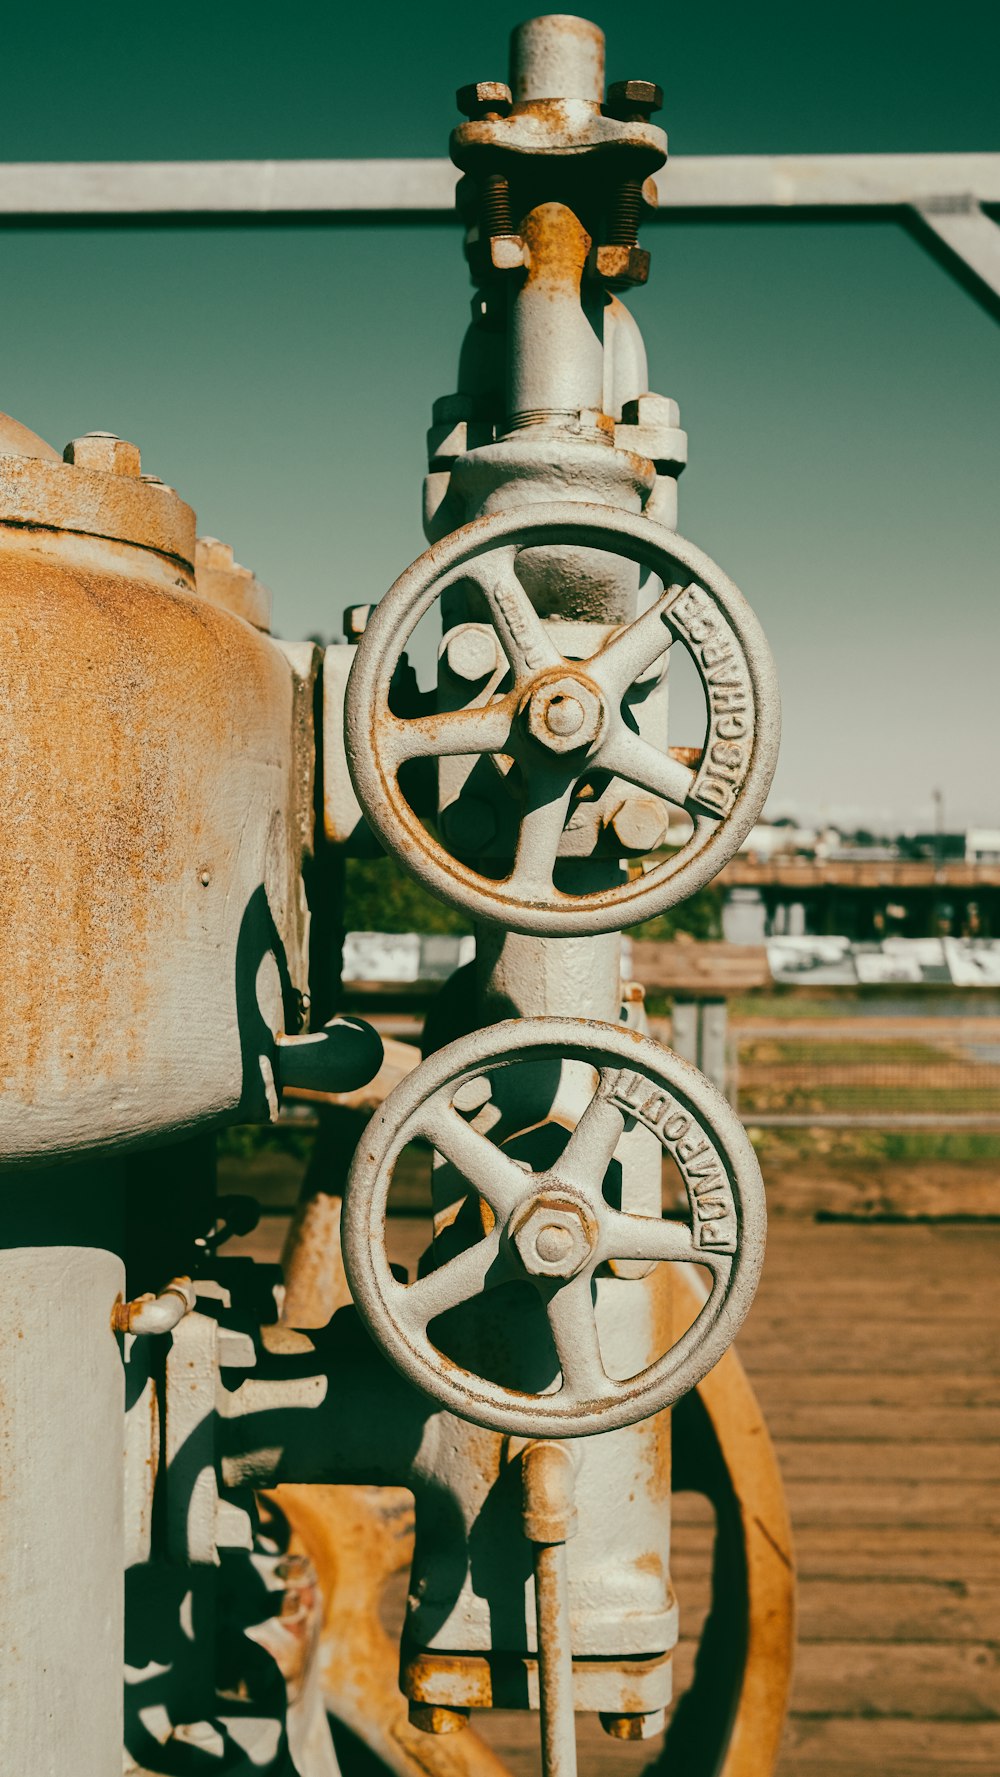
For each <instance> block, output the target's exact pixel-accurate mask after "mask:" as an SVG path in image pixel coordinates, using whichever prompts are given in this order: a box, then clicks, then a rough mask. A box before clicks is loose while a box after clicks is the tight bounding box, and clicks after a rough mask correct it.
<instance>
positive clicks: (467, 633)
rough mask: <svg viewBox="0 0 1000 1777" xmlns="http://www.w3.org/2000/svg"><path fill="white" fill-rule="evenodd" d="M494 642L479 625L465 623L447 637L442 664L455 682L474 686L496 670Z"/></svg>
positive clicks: (482, 626)
mask: <svg viewBox="0 0 1000 1777" xmlns="http://www.w3.org/2000/svg"><path fill="white" fill-rule="evenodd" d="M497 653H498V650H497V641H496V636H495V635H494V634H493V631H492V630H491V629H487V628H486V626H485V625H484V624H481V623H466V624H463V625H462V627H461V628H460V629H456V630H455V631H454V632H453V633H452V635H450V636H449V637H448V642H447V645H446V647H445V660H446V661H447V663H448V671H449V672H450V673H453V674H454V676H455V678H456V679H464V680H465V681H466V682H467V683H469V684H476V683H478V681H479V680H481V679H485V678H486V677H487V675H488V674H489V673H492V672H495V671H496V667H497Z"/></svg>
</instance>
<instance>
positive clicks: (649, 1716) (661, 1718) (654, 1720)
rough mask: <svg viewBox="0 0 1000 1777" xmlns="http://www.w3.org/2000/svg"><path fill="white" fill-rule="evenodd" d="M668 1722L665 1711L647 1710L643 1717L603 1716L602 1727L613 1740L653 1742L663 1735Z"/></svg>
mask: <svg viewBox="0 0 1000 1777" xmlns="http://www.w3.org/2000/svg"><path fill="white" fill-rule="evenodd" d="M666 1722H667V1712H666V1710H665V1709H647V1710H646V1711H645V1713H644V1714H642V1715H605V1714H603V1713H602V1715H601V1727H602V1728H603V1729H604V1732H605V1733H606V1734H610V1735H611V1738H612V1740H652V1739H654V1738H655V1736H656V1735H657V1734H662V1732H663V1730H664V1728H665V1726H666Z"/></svg>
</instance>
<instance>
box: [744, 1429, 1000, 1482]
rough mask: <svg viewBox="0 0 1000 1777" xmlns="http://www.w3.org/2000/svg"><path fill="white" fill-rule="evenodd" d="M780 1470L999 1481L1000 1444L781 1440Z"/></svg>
mask: <svg viewBox="0 0 1000 1777" xmlns="http://www.w3.org/2000/svg"><path fill="white" fill-rule="evenodd" d="M778 1456H779V1459H780V1462H781V1472H782V1474H783V1475H784V1477H785V1480H786V1482H788V1481H800V1480H811V1481H846V1480H866V1481H867V1480H872V1481H892V1480H896V1481H915V1480H920V1481H970V1482H971V1481H1000V1444H994V1443H990V1444H984V1443H968V1442H963V1443H953V1442H948V1443H946V1442H944V1441H942V1442H940V1443H939V1442H938V1441H937V1440H935V1441H934V1442H932V1443H927V1442H923V1441H911V1442H910V1443H906V1444H903V1443H899V1442H898V1441H897V1442H895V1443H891V1442H890V1443H882V1442H875V1441H873V1440H869V1441H867V1442H864V1443H862V1442H856V1441H853V1440H852V1441H851V1442H847V1441H844V1440H834V1439H825V1440H823V1441H822V1442H820V1441H817V1442H814V1443H807V1442H806V1441H805V1440H802V1439H800V1440H797V1441H789V1442H781V1443H779V1445H778Z"/></svg>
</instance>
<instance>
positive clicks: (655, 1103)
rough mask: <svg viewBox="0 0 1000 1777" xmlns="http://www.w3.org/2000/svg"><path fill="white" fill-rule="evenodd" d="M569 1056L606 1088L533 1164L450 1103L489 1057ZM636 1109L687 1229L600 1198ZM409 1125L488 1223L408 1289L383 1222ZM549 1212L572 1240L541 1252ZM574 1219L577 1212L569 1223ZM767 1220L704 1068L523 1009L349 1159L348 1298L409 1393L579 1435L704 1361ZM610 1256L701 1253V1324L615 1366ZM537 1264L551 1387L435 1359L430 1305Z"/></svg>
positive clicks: (428, 1081)
mask: <svg viewBox="0 0 1000 1777" xmlns="http://www.w3.org/2000/svg"><path fill="white" fill-rule="evenodd" d="M569 1061H577V1062H582V1063H584V1064H585V1065H587V1066H589V1067H592V1068H594V1069H596V1070H597V1071H598V1074H599V1083H598V1085H597V1088H596V1091H595V1092H594V1096H593V1098H592V1100H591V1103H590V1105H589V1107H588V1109H587V1110H586V1111H585V1112H584V1114H583V1116H581V1117H580V1119H579V1122H578V1123H577V1125H576V1130H575V1132H574V1135H573V1136H571V1137H570V1141H569V1143H568V1145H567V1146H566V1149H565V1153H564V1154H563V1155H561V1156H560V1157H559V1158H558V1159H557V1160H556V1161H555V1162H554V1163H553V1164H551V1165H550V1166H549V1167H548V1168H546V1169H545V1170H543V1171H540V1172H539V1171H535V1172H533V1171H531V1170H529V1171H528V1172H525V1171H523V1170H522V1169H521V1168H520V1167H519V1166H518V1165H517V1164H516V1163H515V1162H514V1161H513V1160H512V1159H511V1158H510V1157H509V1156H508V1155H507V1154H505V1153H504V1151H503V1150H502V1149H501V1148H499V1147H497V1146H496V1145H495V1144H494V1143H492V1142H491V1141H490V1140H489V1139H488V1136H487V1135H486V1134H485V1133H484V1132H483V1131H482V1130H479V1129H476V1128H474V1127H473V1126H472V1124H470V1123H468V1122H466V1120H465V1119H464V1117H463V1116H462V1114H461V1112H460V1111H459V1109H458V1108H457V1107H456V1105H455V1098H456V1095H458V1094H460V1091H461V1088H462V1087H463V1086H465V1085H466V1084H467V1083H468V1082H470V1081H474V1080H476V1079H477V1078H478V1077H479V1076H480V1075H481V1074H484V1073H485V1074H487V1075H488V1074H489V1073H490V1072H491V1070H493V1069H499V1070H503V1069H506V1068H508V1067H511V1066H514V1065H517V1064H518V1063H519V1062H520V1063H523V1062H534V1063H539V1064H543V1063H545V1062H548V1063H549V1064H550V1065H556V1066H557V1067H561V1066H562V1065H563V1064H564V1063H566V1062H569ZM632 1119H634V1120H635V1121H638V1122H640V1123H642V1124H643V1125H644V1126H645V1127H646V1128H647V1129H651V1130H653V1131H654V1133H655V1134H656V1135H657V1136H658V1138H659V1140H660V1142H661V1143H662V1145H663V1147H664V1150H665V1152H666V1153H667V1154H668V1155H669V1156H670V1157H671V1158H673V1159H674V1160H675V1161H676V1163H677V1166H678V1169H679V1171H680V1175H681V1179H682V1181H683V1184H684V1187H685V1189H686V1192H687V1198H688V1205H689V1210H690V1217H691V1220H690V1224H687V1225H686V1224H684V1223H679V1222H672V1221H663V1220H661V1219H660V1216H659V1213H656V1214H655V1215H649V1214H646V1215H642V1214H629V1213H623V1212H621V1211H618V1210H615V1209H613V1208H612V1207H611V1205H610V1203H609V1202H608V1200H607V1198H606V1197H605V1195H604V1189H603V1187H604V1181H605V1175H606V1173H607V1171H608V1168H609V1167H610V1166H611V1164H612V1161H613V1159H614V1156H615V1155H616V1153H617V1151H618V1144H619V1142H620V1141H621V1139H622V1136H623V1134H624V1133H625V1131H626V1128H627V1126H628V1125H629V1124H630V1121H631V1120H632ZM418 1137H423V1138H424V1139H425V1140H427V1141H428V1142H429V1143H430V1144H431V1146H432V1147H433V1148H434V1149H435V1150H436V1152H438V1153H439V1154H441V1155H443V1156H444V1157H445V1158H446V1159H447V1160H448V1161H449V1162H450V1163H451V1164H452V1165H453V1166H454V1167H455V1168H456V1171H457V1172H458V1173H459V1174H460V1176H461V1177H462V1178H463V1179H466V1180H468V1181H469V1182H470V1183H471V1184H472V1186H473V1188H474V1190H475V1191H476V1192H478V1193H479V1195H480V1196H481V1197H482V1198H483V1200H484V1201H485V1202H486V1203H487V1204H488V1205H489V1207H490V1209H491V1211H492V1216H493V1220H492V1225H491V1226H490V1228H489V1231H488V1232H487V1233H486V1234H485V1235H484V1237H483V1239H481V1240H479V1241H478V1242H477V1243H476V1244H474V1245H473V1246H471V1247H467V1248H464V1249H462V1250H461V1251H459V1252H458V1253H457V1254H456V1255H455V1256H454V1257H452V1258H450V1259H448V1260H447V1261H446V1262H445V1263H443V1264H441V1265H439V1266H438V1268H437V1269H435V1270H431V1271H429V1272H428V1273H427V1274H426V1275H425V1276H423V1277H421V1278H419V1279H417V1280H416V1281H415V1282H413V1283H409V1284H407V1283H401V1282H399V1281H398V1280H397V1278H396V1277H395V1276H394V1274H393V1272H392V1271H391V1269H390V1266H389V1261H388V1258H387V1255H386V1250H385V1234H384V1218H385V1213H386V1201H387V1197H388V1193H389V1189H390V1185H391V1181H392V1172H393V1168H394V1166H395V1163H396V1160H397V1158H398V1156H399V1154H400V1153H401V1151H402V1149H403V1147H404V1146H405V1144H406V1142H407V1141H410V1140H414V1139H416V1138H418ZM553 1208H555V1209H558V1210H559V1211H560V1216H556V1217H555V1218H554V1220H555V1221H558V1222H560V1227H562V1223H563V1222H565V1223H566V1229H565V1235H566V1237H565V1238H562V1237H560V1244H559V1246H558V1248H557V1249H556V1252H555V1256H550V1255H549V1254H548V1252H547V1249H545V1248H543V1246H542V1245H541V1244H540V1243H541V1241H542V1237H543V1235H544V1234H545V1229H546V1228H547V1226H548V1224H547V1222H546V1215H547V1214H548V1211H549V1210H550V1209H553ZM560 1217H561V1220H560ZM569 1221H575V1223H576V1224H577V1226H576V1227H575V1228H574V1229H573V1231H572V1233H571V1232H570V1230H569ZM765 1223H766V1212H765V1207H764V1192H763V1185H762V1183H761V1177H760V1169H759V1167H758V1165H757V1160H756V1156H755V1155H754V1152H753V1149H752V1147H751V1145H750V1142H749V1140H748V1138H747V1135H746V1132H745V1130H744V1129H743V1126H742V1124H740V1123H739V1121H738V1120H737V1118H736V1116H735V1114H734V1113H733V1111H732V1110H731V1109H730V1107H729V1106H728V1105H727V1103H726V1101H725V1099H723V1098H722V1096H721V1094H720V1093H719V1092H718V1091H717V1090H716V1088H715V1087H714V1086H712V1085H711V1084H710V1082H709V1081H708V1080H706V1079H705V1078H704V1076H703V1075H701V1074H699V1073H698V1072H697V1071H696V1070H695V1069H693V1068H691V1067H690V1066H689V1065H688V1064H686V1063H684V1062H681V1061H680V1060H679V1059H678V1058H677V1057H676V1056H672V1055H671V1054H670V1053H669V1052H668V1051H666V1050H662V1049H660V1048H659V1047H658V1046H657V1045H656V1044H655V1043H653V1042H651V1041H650V1040H649V1039H648V1038H643V1037H640V1036H639V1035H638V1033H636V1032H635V1031H630V1030H627V1029H623V1028H621V1027H620V1026H611V1025H600V1024H597V1023H596V1022H588V1021H584V1020H580V1019H551V1020H550V1019H523V1020H517V1021H511V1022H509V1023H505V1024H497V1025H493V1026H492V1027H491V1028H490V1029H489V1030H485V1031H478V1032H476V1033H475V1034H474V1035H473V1036H471V1037H468V1038H461V1039H459V1040H458V1041H457V1042H455V1043H451V1044H449V1045H448V1047H447V1048H445V1049H443V1050H441V1051H439V1052H438V1054H436V1055H434V1056H432V1057H430V1058H429V1059H428V1060H427V1061H425V1062H423V1063H422V1064H421V1066H420V1067H419V1068H417V1069H416V1070H415V1072H414V1073H412V1074H410V1075H409V1076H408V1077H407V1079H406V1080H404V1081H403V1082H402V1084H401V1085H400V1086H398V1087H397V1088H396V1089H395V1091H394V1092H393V1093H391V1094H390V1096H389V1098H388V1099H387V1100H386V1101H385V1104H384V1105H383V1106H382V1108H381V1110H380V1111H379V1112H378V1113H377V1114H376V1116H375V1117H373V1119H372V1122H371V1124H370V1126H369V1130H368V1134H367V1135H366V1138H365V1140H364V1142H363V1143H362V1144H361V1145H360V1146H359V1148H358V1150H357V1153H356V1154H355V1158H354V1163H353V1165H352V1168H351V1173H350V1177H349V1179H348V1183H347V1188H346V1193H345V1199H344V1213H343V1221H342V1234H343V1242H344V1262H345V1265H346V1269H347V1275H348V1280H349V1282H350V1285H351V1289H352V1292H353V1295H354V1299H355V1302H356V1303H357V1306H358V1308H359V1310H360V1312H361V1314H362V1315H363V1317H364V1319H365V1321H366V1323H367V1325H368V1327H369V1329H370V1331H371V1332H372V1334H373V1336H374V1337H375V1338H376V1339H377V1341H378V1342H379V1344H380V1345H381V1347H382V1349H383V1350H384V1352H385V1353H386V1356H387V1357H388V1358H389V1359H390V1360H391V1362H392V1363H394V1364H395V1365H396V1366H397V1368H398V1369H400V1370H401V1371H402V1373H403V1374H404V1375H405V1376H407V1377H408V1378H409V1379H410V1380H411V1381H412V1382H414V1383H415V1384H416V1385H417V1386H418V1387H419V1388H422V1389H424V1390H426V1392H428V1393H429V1394H431V1395H432V1396H433V1397H434V1398H435V1399H436V1400H438V1401H440V1402H441V1403H442V1404H443V1405H444V1406H446V1407H448V1408H450V1409H451V1411H452V1412H455V1413H457V1414H459V1415H460V1416H461V1417H464V1418H468V1419H471V1420H473V1421H474V1422H475V1423H476V1424H478V1425H483V1426H487V1427H491V1428H493V1429H496V1430H498V1431H503V1432H507V1433H509V1434H512V1435H518V1436H522V1437H535V1436H543V1437H553V1436H554V1437H580V1436H583V1435H586V1434H587V1433H589V1432H596V1431H610V1430H612V1429H614V1428H615V1427H618V1426H624V1425H632V1424H634V1423H635V1422H636V1421H637V1420H640V1419H644V1418H646V1417H648V1416H649V1415H650V1414H653V1413H656V1412H657V1411H659V1409H660V1408H662V1407H666V1406H669V1405H671V1404H672V1402H674V1401H676V1400H678V1399H679V1398H680V1396H681V1395H682V1394H685V1393H686V1392H687V1391H688V1390H689V1389H690V1388H693V1387H694V1386H695V1385H696V1383H697V1382H699V1381H700V1380H701V1377H702V1376H704V1375H705V1374H706V1373H707V1372H708V1371H709V1370H710V1369H711V1367H712V1365H713V1364H714V1363H716V1362H717V1360H718V1359H719V1357H721V1355H722V1353H723V1351H725V1350H726V1349H727V1347H728V1346H729V1344H730V1343H731V1342H732V1340H733V1338H734V1337H735V1335H736V1332H737V1331H738V1329H739V1327H740V1325H741V1323H742V1321H743V1318H744V1316H745V1315H746V1313H747V1310H748V1309H749V1306H750V1303H751V1301H752V1299H753V1294H754V1291H755V1289H756V1286H757V1279H758V1277H759V1275H760V1268H761V1265H762V1263H763V1258H764V1234H765ZM536 1224H537V1226H536ZM539 1229H541V1233H539V1231H538V1230H539ZM526 1243H527V1244H529V1245H531V1246H532V1250H533V1257H531V1258H529V1257H528V1256H527V1255H526V1250H525V1248H526ZM536 1244H537V1248H538V1250H537V1254H535V1253H534V1247H535V1245H536ZM564 1248H565V1251H564ZM619 1259H637V1260H660V1261H667V1262H674V1263H675V1262H679V1261H684V1260H692V1259H693V1260H695V1261H696V1262H698V1263H699V1264H702V1265H704V1266H706V1267H707V1268H708V1269H709V1270H710V1271H711V1272H712V1277H713V1285H712V1295H711V1298H710V1301H709V1304H708V1306H707V1308H706V1309H705V1310H704V1311H703V1314H702V1316H700V1317H699V1319H698V1320H697V1321H696V1322H695V1323H694V1325H693V1327H691V1328H690V1329H689V1330H688V1332H686V1333H685V1334H684V1335H683V1337H682V1338H681V1339H680V1340H678V1341H677V1343H676V1344H675V1345H673V1346H672V1347H670V1348H669V1349H668V1350H667V1351H666V1352H664V1353H663V1354H662V1355H660V1356H659V1357H658V1358H656V1359H654V1360H652V1361H650V1362H648V1364H647V1365H646V1366H645V1367H644V1368H643V1369H642V1370H641V1371H640V1372H638V1373H631V1374H629V1375H628V1376H626V1377H623V1378H621V1379H619V1378H618V1376H617V1375H616V1374H615V1373H614V1366H612V1365H610V1363H609V1359H608V1356H607V1354H606V1353H604V1352H602V1350H601V1348H600V1343H599V1335H598V1330H597V1323H596V1318H595V1311H594V1304H593V1299H592V1279H593V1275H594V1272H595V1270H596V1269H597V1268H598V1267H599V1266H600V1265H601V1264H604V1263H607V1262H608V1261H609V1260H619ZM535 1275H538V1276H540V1277H542V1278H543V1280H544V1282H543V1286H542V1287H543V1293H544V1299H545V1312H546V1315H547V1318H548V1322H549V1327H550V1331H551V1335H552V1338H553V1340H554V1342H555V1347H556V1352H557V1354H558V1359H559V1363H560V1366H561V1371H562V1382H561V1387H560V1388H559V1389H558V1390H557V1391H556V1392H554V1393H553V1392H544V1393H541V1394H531V1393H528V1392H525V1391H522V1390H517V1389H514V1388H511V1387H506V1386H503V1385H501V1384H499V1383H497V1382H493V1381H491V1380H489V1379H488V1378H487V1377H483V1376H477V1375H475V1374H473V1373H472V1372H471V1370H470V1369H468V1368H465V1367H459V1366H458V1365H456V1364H455V1363H454V1362H453V1361H451V1360H450V1359H449V1358H448V1357H446V1356H445V1355H444V1353H443V1352H442V1351H441V1349H440V1347H439V1346H438V1345H437V1344H436V1343H435V1340H434V1338H433V1337H432V1336H431V1333H430V1330H429V1329H430V1327H431V1326H432V1325H433V1324H434V1322H435V1319H436V1318H437V1317H438V1316H440V1315H443V1314H445V1313H446V1312H447V1311H448V1310H449V1309H451V1308H454V1307H456V1306H458V1305H459V1304H460V1303H462V1302H466V1301H470V1300H472V1299H474V1298H476V1297H478V1296H479V1295H481V1294H483V1293H484V1292H486V1291H488V1290H490V1289H491V1288H493V1287H495V1286H496V1285H497V1284H499V1283H503V1282H506V1281H508V1280H512V1279H520V1278H523V1277H525V1276H529V1277H530V1276H535ZM549 1284H551V1286H552V1287H551V1289H550V1288H549V1287H548V1285H549ZM609 1369H610V1371H611V1373H609Z"/></svg>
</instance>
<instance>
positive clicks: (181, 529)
mask: <svg viewBox="0 0 1000 1777" xmlns="http://www.w3.org/2000/svg"><path fill="white" fill-rule="evenodd" d="M25 437H27V438H28V439H29V440H30V437H31V435H30V434H29V435H25V434H24V433H23V431H22V430H21V429H20V428H17V427H15V426H13V425H12V424H8V426H7V427H6V429H5V430H4V431H3V432H0V453H3V451H5V450H6V451H7V452H8V453H9V454H0V758H2V760H3V768H4V784H5V794H4V835H3V844H2V846H0V959H2V970H3V979H4V999H5V1006H4V1033H3V1039H2V1044H0V1166H2V1165H10V1164H13V1163H18V1162H23V1161H40V1160H46V1161H51V1160H53V1159H57V1158H59V1157H63V1156H69V1155H73V1154H75V1153H79V1152H84V1151H86V1150H90V1149H96V1148H101V1147H108V1146H111V1145H114V1146H116V1147H118V1146H122V1145H125V1144H128V1143H135V1142H140V1141H144V1140H162V1139H163V1138H164V1137H165V1136H169V1135H170V1134H172V1133H174V1132H176V1131H180V1130H183V1129H188V1128H191V1127H193V1126H195V1125H197V1124H199V1123H204V1122H206V1121H216V1122H222V1121H226V1120H232V1119H235V1118H240V1119H245V1120H255V1119H259V1118H266V1117H267V1116H268V1115H269V1114H271V1111H272V1109H273V1106H274V1088H273V1078H272V1073H271V1057H272V1055H273V1037H274V1034H275V1033H276V1032H278V1031H281V1030H295V1029H296V1028H297V1023H298V1014H297V1006H298V1005H299V1004H300V1003H302V1002H301V1000H300V998H299V996H300V995H301V994H304V990H305V987H306V979H307V977H306V941H307V926H308V916H307V910H306V905H305V898H304V894H303V887H302V865H303V857H304V855H305V853H306V852H307V851H308V849H309V847H310V846H311V842H312V737H311V732H310V725H311V712H312V694H311V689H310V686H309V683H308V680H309V678H310V674H311V671H312V670H313V669H312V666H311V661H312V658H313V652H312V650H311V649H306V650H305V651H302V650H290V651H289V653H288V654H286V652H285V651H283V649H282V648H281V647H280V646H279V645H278V644H277V643H275V642H273V641H272V640H271V639H270V637H268V636H267V635H264V634H262V633H260V631H259V630H258V629H256V628H254V627H253V626H252V624H251V623H249V622H246V621H244V620H243V619H242V618H241V617H239V616H237V615H235V614H234V613H233V612H231V611H228V610H225V609H221V608H218V607H217V606H216V605H215V604H213V603H210V602H209V601H208V599H207V598H206V597H205V596H202V595H200V594H199V591H198V588H197V586H196V581H195V571H194V565H193V564H194V560H195V534H194V528H195V527H194V514H193V512H192V511H191V509H190V508H189V507H188V506H186V505H185V504H184V503H183V501H181V500H180V499H179V498H178V497H177V495H176V494H175V493H174V492H173V490H172V489H170V488H167V487H164V486H163V485H162V484H160V483H158V482H156V481H155V480H154V479H146V478H144V477H142V476H141V475H140V474H139V453H138V451H137V450H136V449H135V447H134V446H131V445H125V444H123V442H122V441H120V440H117V439H110V438H106V437H104V436H101V437H100V438H98V437H96V436H95V437H93V438H92V439H90V440H80V441H79V442H78V444H77V446H75V447H74V446H71V447H69V448H68V450H67V456H68V457H69V458H70V460H69V461H65V462H64V461H61V460H60V459H59V458H58V456H57V455H56V453H55V452H54V451H52V450H51V448H50V447H48V446H46V445H43V444H42V442H41V440H34V441H32V442H29V443H28V444H25V442H24V440H25ZM36 447H37V448H36ZM26 449H27V450H34V452H35V454H32V455H25V454H17V453H19V452H23V451H24V450H26ZM290 656H291V657H290Z"/></svg>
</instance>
